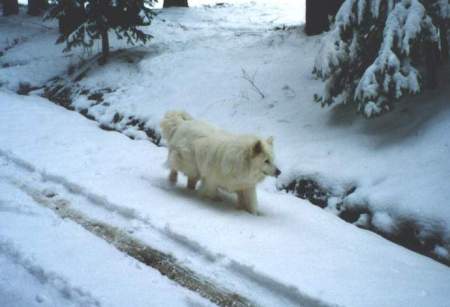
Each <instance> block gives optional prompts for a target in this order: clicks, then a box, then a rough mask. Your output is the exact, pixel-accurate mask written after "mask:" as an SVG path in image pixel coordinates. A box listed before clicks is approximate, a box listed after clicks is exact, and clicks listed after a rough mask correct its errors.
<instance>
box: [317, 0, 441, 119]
mask: <svg viewBox="0 0 450 307" xmlns="http://www.w3.org/2000/svg"><path fill="white" fill-rule="evenodd" d="M448 20H449V3H448V0H421V1H419V0H346V1H345V2H344V3H343V4H342V6H341V8H340V9H339V11H338V13H337V15H336V20H335V24H334V26H333V28H332V30H331V31H330V32H329V33H328V34H327V35H326V36H325V37H324V39H323V43H322V47H321V49H320V52H319V53H318V55H317V57H316V60H315V65H314V70H313V74H314V75H315V76H317V77H318V78H320V79H322V80H324V81H325V85H324V91H323V94H322V95H317V94H316V95H315V100H316V101H318V102H320V103H321V104H322V106H325V105H331V104H333V103H344V104H345V103H352V104H355V105H356V108H357V111H358V112H359V113H361V114H363V115H364V116H366V117H373V116H376V115H380V114H383V113H384V112H387V111H390V110H392V108H393V104H394V102H395V101H396V100H398V99H400V98H401V97H402V96H405V95H407V94H418V93H420V92H421V91H422V89H423V85H424V82H425V81H428V82H430V83H434V80H433V79H434V78H435V76H436V74H435V69H436V66H437V65H438V61H439V57H440V56H441V55H442V57H444V58H447V57H448V55H447V53H448V47H447V46H448V43H447V32H448V31H447V29H448ZM446 44H447V45H446Z"/></svg>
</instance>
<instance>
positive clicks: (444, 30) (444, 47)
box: [439, 24, 449, 63]
mask: <svg viewBox="0 0 450 307" xmlns="http://www.w3.org/2000/svg"><path fill="white" fill-rule="evenodd" d="M439 32H441V35H440V36H441V58H442V62H444V63H447V62H448V55H449V54H448V36H447V35H448V26H447V25H446V24H441V25H440V26H439Z"/></svg>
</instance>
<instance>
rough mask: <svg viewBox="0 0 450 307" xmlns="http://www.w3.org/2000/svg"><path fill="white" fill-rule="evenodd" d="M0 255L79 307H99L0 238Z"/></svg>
mask: <svg viewBox="0 0 450 307" xmlns="http://www.w3.org/2000/svg"><path fill="white" fill-rule="evenodd" d="M0 254H1V255H3V256H6V257H7V258H8V259H9V260H10V261H11V262H12V263H14V264H16V265H18V266H19V267H22V268H23V269H24V270H25V271H26V272H28V273H29V274H30V275H31V276H33V277H34V278H36V279H37V280H38V281H39V283H40V284H42V285H49V286H50V287H52V288H53V289H55V290H56V291H57V292H58V293H59V294H60V295H61V297H63V298H64V299H67V300H68V301H70V302H73V303H75V304H76V305H77V306H81V307H99V306H100V302H99V301H98V300H97V299H96V298H95V297H93V296H92V294H90V293H89V292H86V291H84V290H82V289H79V288H77V287H74V286H73V285H71V284H70V283H69V282H67V280H66V279H64V278H63V277H61V276H60V275H58V274H56V273H54V272H48V271H46V270H45V269H44V268H42V267H40V266H38V265H36V264H34V263H33V262H32V261H30V260H29V259H28V258H26V257H25V256H24V255H23V254H22V253H20V252H19V251H18V250H17V249H16V248H14V245H13V244H12V243H11V242H9V241H6V240H4V239H2V238H1V237H0Z"/></svg>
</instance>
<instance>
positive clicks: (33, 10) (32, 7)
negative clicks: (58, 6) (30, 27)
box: [27, 0, 48, 16]
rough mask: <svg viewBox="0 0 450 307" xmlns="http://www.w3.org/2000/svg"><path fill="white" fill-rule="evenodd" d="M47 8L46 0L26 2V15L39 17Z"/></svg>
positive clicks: (29, 0)
mask: <svg viewBox="0 0 450 307" xmlns="http://www.w3.org/2000/svg"><path fill="white" fill-rule="evenodd" d="M47 8H48V2H47V0H28V12H27V13H28V15H31V16H39V15H41V14H43V13H44V11H45V10H46V9H47Z"/></svg>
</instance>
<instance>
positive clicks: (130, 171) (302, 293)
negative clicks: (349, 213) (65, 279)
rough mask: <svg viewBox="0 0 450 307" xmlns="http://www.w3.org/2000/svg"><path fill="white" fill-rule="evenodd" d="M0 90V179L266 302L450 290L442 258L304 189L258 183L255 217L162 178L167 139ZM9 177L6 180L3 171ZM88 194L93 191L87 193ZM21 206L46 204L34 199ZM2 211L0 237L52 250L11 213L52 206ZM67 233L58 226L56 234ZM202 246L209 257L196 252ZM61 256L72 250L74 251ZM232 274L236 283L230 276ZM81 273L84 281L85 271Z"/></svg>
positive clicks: (406, 300) (422, 301) (44, 232)
mask: <svg viewBox="0 0 450 307" xmlns="http://www.w3.org/2000/svg"><path fill="white" fill-rule="evenodd" d="M0 95H1V96H0V114H1V115H0V116H1V118H0V130H1V131H8V133H4V134H2V135H0V149H1V151H0V152H1V154H0V155H1V157H0V158H1V164H2V165H3V166H4V167H2V177H3V178H4V179H3V180H6V181H7V182H19V183H21V184H22V185H24V186H31V187H34V188H35V189H38V190H42V191H46V193H48V192H49V191H50V192H53V193H55V194H57V195H64V193H66V194H67V196H66V198H67V199H68V200H71V201H70V203H71V205H72V206H74V207H76V208H77V210H80V211H82V212H84V214H86V215H90V216H95V217H96V218H97V219H99V220H103V221H105V222H108V223H111V224H114V225H117V226H119V227H124V228H126V229H129V228H130V227H134V228H132V229H134V230H133V235H134V236H136V237H138V238H140V239H141V240H143V241H144V242H147V243H148V244H150V245H154V246H156V247H157V248H159V249H161V250H170V251H171V252H172V253H173V254H174V255H175V256H176V257H177V258H178V259H179V260H180V261H181V262H183V263H189V264H190V265H191V266H192V267H193V268H194V269H196V270H199V271H200V272H203V273H205V275H209V274H211V272H213V274H211V275H210V276H216V277H215V278H216V279H218V280H219V281H221V282H222V283H224V284H225V285H228V286H229V287H230V288H231V289H233V290H236V291H237V292H238V293H241V294H243V295H245V296H246V297H248V298H249V299H250V300H251V301H256V302H258V303H260V304H263V305H264V304H266V305H267V303H268V302H274V301H277V302H278V303H280V301H281V302H283V305H285V306H287V305H298V304H303V305H305V306H309V305H324V304H338V305H343V306H412V305H417V304H418V305H423V306H424V305H426V306H446V304H447V303H448V301H449V299H450V297H449V293H450V292H449V290H450V288H449V285H450V274H449V273H450V272H449V269H448V268H447V267H445V266H443V265H441V264H438V263H436V262H434V261H433V260H430V259H428V258H426V257H423V256H419V255H417V254H415V253H413V252H410V251H408V250H405V249H403V248H401V247H398V246H397V245H395V244H392V243H390V242H388V241H386V240H384V239H382V238H381V237H379V236H377V235H374V234H372V233H370V232H367V231H364V230H360V229H358V228H356V227H355V226H353V225H349V224H347V223H345V222H343V221H341V220H340V219H338V218H337V217H334V216H333V215H329V214H328V213H327V212H325V211H323V210H320V209H319V208H316V207H312V206H309V205H307V204H306V203H305V202H304V201H302V200H299V199H297V198H294V197H293V196H290V195H285V194H283V193H280V192H277V191H274V189H273V188H272V189H269V188H261V189H259V191H258V192H259V196H260V213H261V214H260V216H257V217H255V216H251V215H249V214H247V213H245V212H241V211H236V210H234V209H233V208H232V204H231V200H228V201H225V202H222V203H209V202H206V201H203V200H201V199H199V198H198V197H197V196H196V195H195V194H192V193H189V192H187V191H186V190H185V189H183V188H182V187H181V186H178V187H176V188H171V187H169V186H168V185H167V184H166V178H165V176H166V175H167V170H165V169H164V168H163V166H162V165H163V163H164V160H165V155H166V151H165V149H164V148H158V147H156V146H154V145H152V144H150V143H148V142H145V141H132V140H130V139H128V138H126V137H125V136H123V135H121V134H118V133H115V132H105V131H102V130H100V129H98V128H97V127H96V125H95V124H94V123H93V122H91V121H89V120H87V119H85V118H83V117H81V116H80V115H78V114H76V113H73V112H67V111H66V110H65V109H63V108H61V107H57V106H54V105H53V104H51V103H49V102H46V101H45V100H44V99H40V98H34V97H20V96H16V95H14V94H6V93H2V94H0ZM9 185H10V184H9ZM6 186H8V183H7V184H6ZM2 187H3V189H5V190H6V191H9V190H8V189H7V188H5V184H4V183H2ZM67 189H68V190H67ZM7 195H8V194H6V196H3V197H7ZM14 195H15V194H13V197H14ZM83 197H84V198H83ZM82 199H84V200H82ZM86 199H87V200H89V199H90V202H91V203H90V204H85V203H84V202H86ZM19 200H20V199H19ZM2 203H3V204H5V202H2ZM8 203H11V202H8V199H6V204H8ZM20 203H26V201H23V202H20ZM3 206H5V205H3ZM8 206H9V207H11V205H8ZM33 208H34V207H33ZM26 210H37V211H38V212H41V211H42V210H41V209H38V208H34V209H32V208H31V207H28V206H26V207H24V211H26ZM33 212H34V211H33ZM40 214H41V213H40ZM42 214H43V213H42ZM3 217H4V218H5V219H6V220H5V222H2V225H11V226H10V227H6V228H2V230H1V233H0V236H1V237H2V238H3V240H4V239H5V238H6V239H8V240H9V241H12V242H13V244H16V245H19V247H18V248H20V250H21V251H22V253H25V252H27V253H32V254H37V255H39V254H46V253H48V251H47V249H48V246H47V245H48V244H44V243H43V244H39V241H35V243H32V242H33V241H30V240H27V238H28V236H29V234H28V231H27V232H23V231H18V230H17V228H14V227H12V225H19V224H26V225H30V227H33V224H34V223H38V224H39V225H41V224H42V223H44V221H45V220H48V219H49V218H43V219H42V221H41V219H31V220H32V221H34V222H31V221H30V222H29V221H28V220H29V219H30V218H29V217H28V215H27V214H25V215H24V214H18V213H15V214H9V215H8V216H7V217H6V216H3ZM50 220H52V218H50ZM53 220H54V218H53ZM5 223H6V224H5ZM54 223H56V224H57V225H59V224H61V223H60V222H57V221H56V222H55V220H54V222H53V224H54ZM50 224H52V223H51V222H50ZM45 225H46V224H45V223H44V226H42V225H41V226H39V227H37V228H33V231H32V233H33V237H34V236H36V237H37V238H38V237H41V238H42V240H43V239H45V238H47V236H48V232H49V230H48V227H50V226H45ZM64 225H66V223H62V225H61V227H63V226H64ZM16 227H17V226H16ZM64 227H66V226H64ZM67 227H68V226H67ZM70 227H75V226H70ZM75 228H76V227H75ZM14 229H16V230H14ZM73 231H75V230H73ZM70 232H71V231H70ZM70 232H69V233H70ZM66 235H68V234H67V233H65V232H62V231H61V232H58V236H63V237H64V236H66ZM74 235H75V234H74ZM24 236H25V237H24ZM75 236H76V237H77V236H79V235H75ZM21 238H22V239H21ZM56 238H57V237H56ZM47 239H48V238H47ZM52 241H54V242H64V241H66V240H63V239H62V240H61V239H58V238H57V239H56V240H52ZM72 241H73V239H71V240H70V242H71V244H70V245H69V247H68V248H69V249H70V250H72V252H73V251H74V250H77V249H76V247H77V245H78V243H77V242H76V241H73V244H72ZM36 242H37V243H36ZM42 242H44V241H42ZM97 243H98V242H97ZM56 244H57V245H59V244H63V247H64V246H65V245H66V243H56ZM100 245H103V247H102V248H101V247H96V249H97V248H99V249H103V248H104V249H107V250H108V249H110V248H109V247H108V246H107V245H105V244H100ZM183 246H184V247H183ZM186 246H187V247H188V250H190V253H187V252H186V250H185V249H186ZM63 251H64V249H63V250H62V251H61V252H62V253H63ZM105 253H112V251H109V252H106V251H105ZM69 254H70V253H69ZM199 256H201V257H200V258H203V259H204V260H203V261H204V262H205V263H206V264H207V265H205V263H202V262H199V261H200V260H199V259H198V258H199ZM80 257H81V255H80ZM100 258H102V257H100ZM39 259H41V258H39V257H38V258H37V260H38V261H40V260H39ZM113 259H114V258H113ZM119 259H120V257H119ZM64 260H65V261H67V262H68V263H69V262H70V261H73V259H72V258H71V257H64ZM42 261H43V260H42ZM111 261H113V260H111ZM117 261H118V260H117ZM68 263H66V264H68ZM89 263H91V264H90V265H94V264H95V265H97V264H96V263H95V261H93V260H92V259H90V260H87V261H86V266H88V265H89ZM131 263H133V261H131ZM42 265H43V266H44V267H45V266H46V265H47V266H49V265H50V264H49V263H48V262H44V263H43V264H42ZM105 265H107V264H105ZM107 267H108V268H109V269H110V270H113V271H112V272H110V270H108V271H107V272H108V273H107V274H113V272H114V268H115V267H116V264H110V265H107ZM49 268H52V270H55V271H57V272H58V273H60V271H62V273H64V272H65V271H66V270H68V271H69V272H70V271H71V266H70V265H69V267H67V266H66V265H64V263H60V264H58V263H56V264H52V265H51V266H50V267H49ZM127 270H128V269H127ZM77 272H78V270H77ZM62 273H61V274H62ZM67 274H68V273H67ZM99 274H100V273H99ZM105 274H106V273H105ZM236 276H239V279H240V282H239V283H233V282H232V281H233V280H236V278H237V277H236ZM78 277H79V276H78ZM103 277H104V278H107V279H108V277H110V276H109V275H104V276H103ZM127 278H128V277H127ZM138 280H140V279H138ZM227 280H228V282H227ZM76 281H77V282H79V283H81V284H83V285H84V283H86V282H87V281H85V280H84V279H83V278H80V277H79V279H76ZM228 283H230V284H228ZM139 286H140V285H139ZM83 288H89V287H88V286H84V287H83ZM387 288H388V289H389V290H388V291H386V289H387ZM269 289H270V290H269ZM94 290H95V289H94ZM94 290H92V291H94ZM95 291H97V290H95ZM98 291H101V289H98ZM124 291H125V290H124ZM99 293H101V292H99ZM93 295H94V294H93ZM118 295H120V294H118ZM124 295H128V294H127V293H124ZM269 305H272V304H269Z"/></svg>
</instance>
